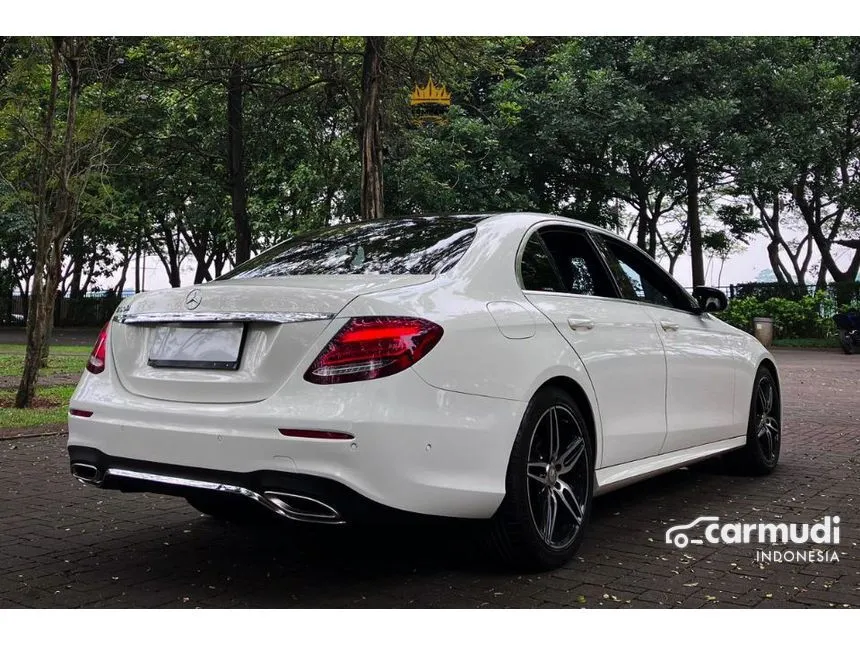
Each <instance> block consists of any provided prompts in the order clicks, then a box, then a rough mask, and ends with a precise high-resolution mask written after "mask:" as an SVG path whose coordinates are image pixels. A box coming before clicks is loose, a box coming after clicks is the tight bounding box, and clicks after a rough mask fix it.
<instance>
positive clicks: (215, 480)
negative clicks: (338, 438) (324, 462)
mask: <svg viewBox="0 0 860 645" xmlns="http://www.w3.org/2000/svg"><path fill="white" fill-rule="evenodd" d="M69 462H70V464H71V470H72V474H73V475H74V476H76V477H77V478H78V479H79V480H80V481H82V482H84V483H87V484H92V485H94V486H98V487H99V488H103V489H107V490H118V491H122V492H126V493H158V494H161V495H175V496H180V497H188V496H193V495H201V494H202V495H208V496H212V495H225V496H229V495H233V496H238V497H244V498H246V499H247V500H250V501H253V502H256V503H257V504H259V505H260V506H262V507H263V508H265V509H266V510H267V511H269V512H271V513H272V514H274V515H278V516H281V517H284V518H286V519H290V520H295V521H302V522H311V523H316V524H344V523H360V522H368V521H371V522H375V521H385V520H390V519H406V518H409V517H411V516H413V514H410V513H405V512H403V511H398V510H397V509H393V508H390V507H387V506H384V505H383V504H378V503H376V502H373V501H371V500H369V499H367V498H366V497H363V496H361V495H360V494H358V493H356V492H355V491H353V490H352V489H350V488H348V487H347V486H344V485H343V484H340V483H338V482H335V481H332V480H330V479H325V478H323V477H315V476H312V475H301V474H297V473H284V472H277V471H271V470H269V471H267V470H261V471H255V472H250V473H233V472H226V471H219V470H210V469H206V468H189V467H186V466H175V465H171V464H158V463H153V462H148V461H139V460H135V459H124V458H121V457H114V456H112V455H106V454H105V453H103V452H101V451H99V450H95V449H93V448H85V447H82V446H69Z"/></svg>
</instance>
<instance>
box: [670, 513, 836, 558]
mask: <svg viewBox="0 0 860 645" xmlns="http://www.w3.org/2000/svg"><path fill="white" fill-rule="evenodd" d="M666 544H672V545H674V546H675V547H677V548H679V549H685V548H687V546H689V545H690V544H756V545H765V544H766V545H768V546H769V547H771V548H768V549H762V548H759V549H757V550H756V560H757V561H760V562H839V555H838V553H837V552H836V549H835V548H827V547H834V546H835V545H837V544H839V516H838V515H833V516H831V515H828V516H826V517H824V518H823V519H822V521H820V522H816V523H814V524H810V523H808V522H791V523H786V522H778V523H777V522H752V523H747V522H726V523H721V522H720V518H719V517H715V516H702V517H697V518H696V519H695V520H693V521H692V522H689V523H688V524H678V525H675V526H672V527H669V528H668V529H667V530H666ZM789 545H804V546H806V547H807V548H806V549H781V550H780V549H775V548H772V547H775V546H789Z"/></svg>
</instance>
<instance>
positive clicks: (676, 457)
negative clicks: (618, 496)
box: [594, 435, 747, 495]
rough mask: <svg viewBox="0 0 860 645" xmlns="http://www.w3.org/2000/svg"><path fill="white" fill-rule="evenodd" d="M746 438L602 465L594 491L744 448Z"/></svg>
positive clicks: (629, 482)
mask: <svg viewBox="0 0 860 645" xmlns="http://www.w3.org/2000/svg"><path fill="white" fill-rule="evenodd" d="M746 441H747V437H746V435H743V436H740V437H734V438H732V439H723V440H722V441H715V442H713V443H706V444H704V445H702V446H696V447H694V448H684V449H683V450H676V451H675V452H669V453H666V454H663V455H656V456H654V457H648V458H646V459H638V460H636V461H630V462H627V463H626V464H617V465H615V466H608V467H606V468H600V469H599V470H597V471H596V472H595V477H596V479H597V486H596V487H595V491H594V494H595V495H601V494H602V493H608V492H609V491H611V490H615V489H616V488H621V487H622V486H627V485H628V484H633V483H635V482H638V481H641V480H643V479H647V478H648V477H653V476H654V475H659V474H660V473H664V472H667V471H669V470H674V469H676V468H680V467H681V466H686V465H687V464H692V463H695V462H697V461H702V460H703V459H707V458H708V457H713V456H714V455H717V454H719V453H721V452H727V451H729V450H732V449H734V448H740V447H741V446H743V445H744V444H745V443H746Z"/></svg>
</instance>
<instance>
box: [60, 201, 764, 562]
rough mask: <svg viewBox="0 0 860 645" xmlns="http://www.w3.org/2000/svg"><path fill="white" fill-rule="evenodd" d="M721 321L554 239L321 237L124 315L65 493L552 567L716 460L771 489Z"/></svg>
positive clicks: (88, 392) (628, 249) (539, 221)
mask: <svg viewBox="0 0 860 645" xmlns="http://www.w3.org/2000/svg"><path fill="white" fill-rule="evenodd" d="M725 307H726V297H725V295H724V294H723V293H722V292H720V291H718V290H716V289H712V288H706V287H698V288H696V289H694V290H693V293H692V295H689V294H688V293H687V292H686V291H685V289H684V288H682V287H681V286H680V285H679V284H678V283H677V282H676V281H675V280H674V279H673V278H672V277H671V276H670V275H669V274H668V273H666V272H665V271H664V270H663V269H662V268H661V267H660V266H659V265H658V264H657V263H655V262H654V261H653V260H652V259H651V258H650V257H648V256H647V255H646V254H645V253H644V252H642V251H640V250H639V249H638V248H637V247H635V246H633V245H631V244H629V243H628V242H627V241H626V240H624V239H623V238H621V237H619V236H617V235H614V234H612V233H610V232H608V231H606V230H603V229H601V228H597V227H593V226H589V225H585V224H582V223H578V222H576V221H573V220H570V219H567V218H563V217H558V216H550V215H541V214H533V213H509V214H500V215H456V216H453V215H452V216H424V217H409V218H402V219H384V220H377V221H369V222H360V223H350V224H343V225H339V226H334V227H331V228H328V229H325V230H321V231H317V232H315V233H311V234H308V235H303V236H298V237H295V238H294V239H292V240H289V241H287V242H284V243H282V244H280V245H278V246H275V247H273V248H271V249H269V250H267V251H265V252H263V253H261V254H260V255H258V256H256V257H255V258H253V259H251V260H250V261H248V262H246V263H244V264H242V265H240V266H238V267H237V268H235V269H234V270H233V271H231V272H230V273H228V274H226V275H224V276H222V277H220V278H219V279H216V280H214V281H212V282H209V283H207V284H204V285H199V286H194V287H187V288H176V289H168V290H163V291H155V292H148V293H141V294H137V295H135V296H132V297H130V298H128V299H126V300H125V301H123V302H122V303H121V305H120V306H119V307H118V309H117V310H116V312H115V314H114V316H113V318H112V320H111V322H110V323H109V324H108V325H107V326H105V328H104V329H103V330H102V332H101V334H100V336H99V338H98V341H97V343H96V345H95V347H94V349H93V352H92V355H91V356H90V358H89V362H88V364H87V367H86V371H85V373H84V375H83V377H82V378H81V380H80V383H79V384H78V387H77V389H76V391H75V393H74V396H73V397H72V399H71V403H70V410H69V440H68V444H69V445H68V450H69V455H70V460H71V470H72V473H73V474H74V476H75V477H77V478H78V479H79V480H81V481H83V482H86V483H89V484H95V485H97V486H100V487H102V488H106V489H117V490H121V491H127V492H134V491H144V492H155V493H165V494H170V495H179V496H183V497H185V498H187V500H188V501H189V502H190V504H191V505H192V506H194V507H195V508H196V509H198V510H199V511H201V512H203V513H206V514H209V515H212V516H215V517H220V518H227V519H241V518H243V517H246V514H247V513H248V512H251V511H253V510H257V511H265V512H266V513H270V514H272V515H274V516H279V517H282V518H286V519H289V520H295V521H300V522H315V523H322V524H341V523H349V522H366V521H376V520H377V519H378V518H382V517H385V516H387V515H389V514H395V515H400V516H401V517H407V518H409V517H418V516H441V517H448V518H472V519H483V520H486V522H485V525H486V530H487V535H488V536H489V538H490V540H491V542H492V544H494V545H495V547H496V548H497V549H498V551H499V553H500V554H501V555H502V556H504V557H505V558H507V559H508V560H509V561H510V562H511V563H512V564H515V565H516V566H519V567H527V568H531V569H546V568H552V567H556V566H559V565H561V564H563V563H564V562H565V561H567V560H568V559H569V558H570V557H571V556H572V555H573V553H574V552H575V551H576V549H577V548H578V546H579V545H580V543H581V541H582V539H583V536H584V532H585V530H586V526H587V524H588V520H589V513H590V510H591V504H592V499H593V497H594V496H595V495H598V494H600V493H603V492H606V491H609V490H612V489H614V488H617V487H619V486H623V485H625V484H629V483H631V482H635V481H638V480H641V479H643V478H645V477H649V476H652V475H654V474H656V473H660V472H663V471H666V470H670V469H673V468H678V467H680V466H683V465H686V464H690V463H692V462H695V461H699V460H703V459H706V458H709V457H713V456H715V455H720V454H724V455H725V456H726V458H727V459H728V460H730V461H731V462H733V463H734V464H735V466H736V467H738V468H741V469H744V470H745V471H746V472H749V473H752V474H766V473H768V472H770V471H771V470H772V469H773V468H774V467H775V466H776V463H777V460H778V458H779V452H780V443H781V406H780V389H779V376H778V371H777V367H776V365H775V363H774V360H773V357H772V356H771V355H770V354H769V353H768V351H767V350H766V349H765V348H764V347H763V346H762V345H761V344H760V343H759V342H758V341H757V340H755V338H753V337H752V336H751V335H749V334H747V333H745V332H743V331H740V330H738V329H735V328H733V327H731V326H729V325H728V324H726V323H724V322H722V321H721V320H719V319H718V318H716V317H715V316H714V315H713V314H714V312H716V311H719V310H721V309H723V308H725Z"/></svg>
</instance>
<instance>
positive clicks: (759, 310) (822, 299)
mask: <svg viewBox="0 0 860 645" xmlns="http://www.w3.org/2000/svg"><path fill="white" fill-rule="evenodd" d="M833 313H835V304H834V303H833V301H832V300H831V299H830V298H829V296H828V295H827V294H826V293H825V292H818V293H816V294H815V295H814V296H805V297H803V298H801V299H799V300H787V299H785V298H770V299H768V300H764V301H762V300H758V299H757V298H754V297H746V298H735V299H734V300H732V301H730V303H729V308H728V309H727V310H726V311H724V312H721V313H720V314H719V317H720V318H721V319H722V320H724V321H726V322H727V323H729V324H730V325H732V326H734V327H737V328H738V329H743V330H744V331H747V332H750V333H751V332H752V329H753V323H752V320H753V318H758V317H764V318H773V322H774V336H775V337H776V338H783V339H785V338H822V339H825V338H832V337H835V335H836V327H835V325H834V324H833V320H832V316H833Z"/></svg>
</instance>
